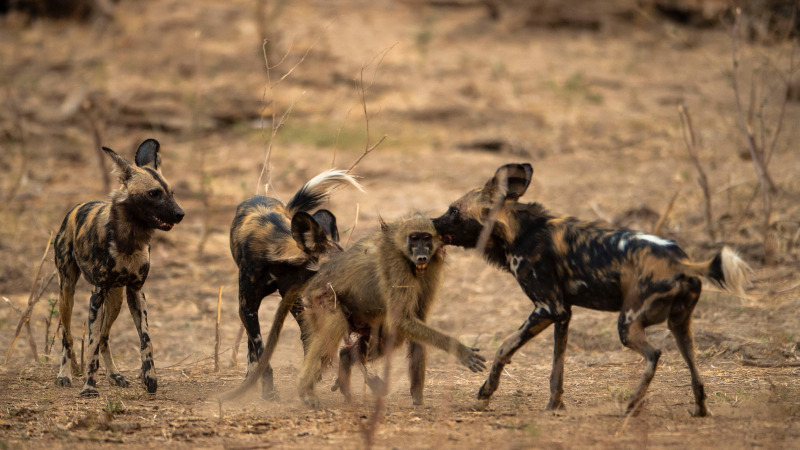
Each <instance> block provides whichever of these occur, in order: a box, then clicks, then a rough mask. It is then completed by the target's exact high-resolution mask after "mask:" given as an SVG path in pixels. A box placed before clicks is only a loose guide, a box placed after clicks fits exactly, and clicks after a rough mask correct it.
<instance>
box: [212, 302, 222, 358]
mask: <svg viewBox="0 0 800 450" xmlns="http://www.w3.org/2000/svg"><path fill="white" fill-rule="evenodd" d="M221 313H222V286H220V287H219V297H218V298H217V324H216V339H215V341H214V372H219V319H220V315H221Z"/></svg>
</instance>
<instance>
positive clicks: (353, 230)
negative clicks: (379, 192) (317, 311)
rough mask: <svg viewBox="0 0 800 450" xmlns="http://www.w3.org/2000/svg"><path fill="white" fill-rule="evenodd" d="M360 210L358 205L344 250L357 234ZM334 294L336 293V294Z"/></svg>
mask: <svg viewBox="0 0 800 450" xmlns="http://www.w3.org/2000/svg"><path fill="white" fill-rule="evenodd" d="M358 209H359V204H358V203H356V218H355V220H354V221H353V227H352V228H350V234H348V235H347V242H345V243H344V248H347V246H348V245H349V244H350V238H351V237H353V233H355V231H356V227H357V226H358ZM334 294H336V293H335V292H334Z"/></svg>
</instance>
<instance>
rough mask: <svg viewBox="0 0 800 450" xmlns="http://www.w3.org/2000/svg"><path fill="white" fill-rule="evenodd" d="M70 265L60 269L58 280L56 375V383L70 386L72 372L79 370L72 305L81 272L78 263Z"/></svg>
mask: <svg viewBox="0 0 800 450" xmlns="http://www.w3.org/2000/svg"><path fill="white" fill-rule="evenodd" d="M72 266H74V267H69V269H70V270H64V272H65V273H63V274H62V273H61V270H60V269H59V275H58V280H59V283H60V285H61V293H60V295H59V297H58V314H59V317H60V318H61V347H62V350H61V368H60V369H59V371H58V376H57V377H56V385H58V386H63V387H69V386H71V385H72V374H73V372H78V371H79V370H80V368H79V367H78V362H77V360H76V359H75V352H74V351H73V350H72V345H73V342H72V327H71V323H72V305H73V302H74V297H75V283H76V282H77V281H78V275H79V274H80V273H79V272H78V269H77V265H74V264H73V265H72Z"/></svg>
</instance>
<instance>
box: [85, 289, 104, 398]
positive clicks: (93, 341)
mask: <svg viewBox="0 0 800 450" xmlns="http://www.w3.org/2000/svg"><path fill="white" fill-rule="evenodd" d="M107 295H108V291H107V290H106V289H103V288H98V289H97V290H95V291H93V292H92V298H91V300H89V347H88V350H89V352H88V354H89V360H88V363H89V365H88V368H87V370H86V382H85V383H84V385H83V389H81V392H80V394H79V395H80V396H81V397H97V396H98V395H99V394H98V392H97V380H96V377H97V369H98V368H99V366H100V354H99V353H100V341H101V340H102V335H103V329H102V328H103V321H104V320H105V319H104V315H105V314H104V311H105V309H104V308H103V303H104V302H105V299H106V296H107Z"/></svg>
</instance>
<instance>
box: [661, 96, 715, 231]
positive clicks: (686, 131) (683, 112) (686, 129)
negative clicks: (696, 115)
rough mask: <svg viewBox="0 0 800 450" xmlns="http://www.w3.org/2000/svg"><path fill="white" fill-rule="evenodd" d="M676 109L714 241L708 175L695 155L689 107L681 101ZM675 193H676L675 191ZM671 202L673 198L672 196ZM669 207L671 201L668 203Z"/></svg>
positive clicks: (707, 225) (707, 226)
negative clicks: (701, 192)
mask: <svg viewBox="0 0 800 450" xmlns="http://www.w3.org/2000/svg"><path fill="white" fill-rule="evenodd" d="M678 111H679V114H680V116H681V130H682V131H683V142H684V143H685V144H686V149H687V150H689V156H690V157H691V158H692V163H694V167H695V169H697V176H698V179H697V181H698V183H700V187H701V188H702V189H703V199H704V207H705V208H704V213H705V218H706V233H708V237H709V239H711V241H712V242H713V241H716V233H714V220H713V215H712V214H711V191H710V190H709V188H708V177H707V176H706V171H705V170H704V169H703V165H702V164H700V158H699V157H698V156H697V140H696V139H695V135H694V126H693V125H692V116H691V115H690V114H689V107H688V106H687V105H686V102H682V103H681V104H680V105H679V106H678ZM676 195H677V193H676ZM672 201H673V202H674V201H675V198H674V197H673V200H672ZM670 208H671V203H670Z"/></svg>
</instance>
